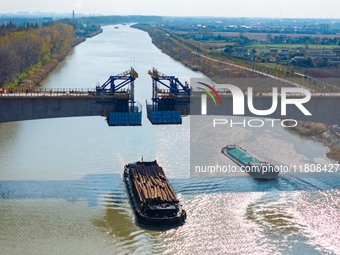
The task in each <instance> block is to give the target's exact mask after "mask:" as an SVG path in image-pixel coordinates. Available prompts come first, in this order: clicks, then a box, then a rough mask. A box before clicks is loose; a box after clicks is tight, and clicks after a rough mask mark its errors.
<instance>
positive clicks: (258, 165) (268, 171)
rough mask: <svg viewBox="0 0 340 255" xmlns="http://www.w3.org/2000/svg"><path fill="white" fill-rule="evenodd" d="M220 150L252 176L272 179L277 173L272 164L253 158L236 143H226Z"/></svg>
mask: <svg viewBox="0 0 340 255" xmlns="http://www.w3.org/2000/svg"><path fill="white" fill-rule="evenodd" d="M221 152H222V153H223V154H224V155H226V156H227V157H228V158H230V159H231V160H232V161H234V162H235V163H236V164H238V165H239V166H240V167H241V168H242V169H243V170H244V171H245V172H246V173H247V174H249V175H250V176H251V177H253V178H261V179H272V178H276V177H277V176H278V175H279V170H278V169H277V168H275V166H274V165H272V164H270V163H268V162H263V161H261V160H259V159H257V158H255V157H254V156H252V155H251V154H250V153H248V152H247V151H246V150H245V149H243V148H242V147H240V146H238V145H227V146H226V147H223V148H222V150H221Z"/></svg>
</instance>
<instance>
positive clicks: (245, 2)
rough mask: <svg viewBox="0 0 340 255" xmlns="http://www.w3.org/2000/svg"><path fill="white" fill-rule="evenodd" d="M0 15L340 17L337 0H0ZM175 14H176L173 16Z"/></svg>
mask: <svg viewBox="0 0 340 255" xmlns="http://www.w3.org/2000/svg"><path fill="white" fill-rule="evenodd" d="M0 4H1V6H2V10H1V13H0V14H1V15H6V14H20V13H24V14H36V13H50V14H53V15H58V14H68V13H72V11H73V10H74V11H75V13H78V14H82V15H89V16H112V15H118V16H130V15H140V16H161V17H216V18H239V17H242V18H275V19H340V13H339V12H337V11H336V10H338V9H339V8H340V2H339V1H337V0H325V1H323V4H321V5H320V4H319V3H316V2H310V1H307V0H300V1H295V0H285V1H283V0H279V1H275V2H274V1H270V0H257V1H252V0H239V1H237V2H233V3H228V2H225V1H222V0H210V1H209V2H202V3H197V2H195V1H192V0H187V1H185V2H184V1H181V0H173V1H171V2H170V1H165V0H141V1H138V2H135V1H133V0H114V1H112V0H98V1H96V2H94V1H90V0H71V1H70V0H59V1H58V2H55V3H54V2H52V3H51V2H46V1H43V0H31V1H27V2H26V1H25V2H22V1H21V0H12V1H11V2H10V3H8V2H7V1H6V2H5V0H0ZM174 14H175V15H174Z"/></svg>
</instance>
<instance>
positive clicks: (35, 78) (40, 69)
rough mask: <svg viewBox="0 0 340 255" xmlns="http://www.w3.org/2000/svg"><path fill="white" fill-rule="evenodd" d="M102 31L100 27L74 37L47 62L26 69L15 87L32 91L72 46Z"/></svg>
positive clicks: (67, 53) (66, 54)
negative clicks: (25, 74)
mask: <svg viewBox="0 0 340 255" xmlns="http://www.w3.org/2000/svg"><path fill="white" fill-rule="evenodd" d="M102 32H103V29H102V28H100V29H98V30H96V31H94V32H92V33H90V34H88V35H87V36H86V37H77V38H74V41H73V43H72V45H71V46H70V47H67V48H66V49H64V50H63V51H62V52H61V53H60V54H58V55H57V56H56V57H54V58H53V59H52V60H51V61H49V62H48V63H47V64H45V65H42V66H36V67H33V68H32V69H31V70H30V71H28V72H27V73H28V75H27V77H25V78H24V79H23V80H22V82H21V83H20V84H19V85H18V86H17V87H16V88H15V89H16V90H19V91H34V90H35V89H36V87H38V86H40V84H41V82H42V81H43V80H44V79H45V78H46V77H47V76H48V75H49V74H50V72H52V71H53V70H54V68H56V67H57V65H58V64H59V63H60V62H61V61H63V60H64V59H65V58H66V57H67V56H68V55H69V53H70V51H71V50H72V49H73V48H74V47H76V46H77V45H79V44H81V43H82V42H84V41H86V39H87V38H91V37H94V36H96V35H98V34H100V33H102Z"/></svg>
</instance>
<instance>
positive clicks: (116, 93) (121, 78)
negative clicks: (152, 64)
mask: <svg viewBox="0 0 340 255" xmlns="http://www.w3.org/2000/svg"><path fill="white" fill-rule="evenodd" d="M136 78H138V73H137V72H136V71H135V70H134V69H133V68H132V67H131V69H130V70H127V71H125V72H123V73H120V74H117V75H113V76H110V78H109V79H108V80H107V81H106V82H104V84H103V85H101V86H97V87H96V92H97V94H99V95H109V96H112V97H113V99H112V104H113V105H114V110H113V111H112V110H111V111H110V112H106V113H105V115H106V117H107V122H108V124H109V126H129V125H132V126H140V125H141V121H142V119H141V114H142V113H141V107H138V106H135V104H136V102H135V85H134V81H135V80H136ZM128 85H130V88H128V89H123V88H124V87H125V86H128Z"/></svg>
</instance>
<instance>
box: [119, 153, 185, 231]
mask: <svg viewBox="0 0 340 255" xmlns="http://www.w3.org/2000/svg"><path fill="white" fill-rule="evenodd" d="M124 182H125V185H126V188H127V191H128V194H129V197H130V200H131V205H132V208H133V210H134V213H135V216H136V221H137V223H139V224H143V225H155V226H170V225H182V224H184V222H185V219H186V212H185V210H183V209H182V205H181V204H180V203H179V200H178V198H177V196H176V194H175V192H174V190H173V188H172V186H171V185H170V183H169V181H168V179H167V178H166V176H165V174H164V171H163V169H162V167H160V166H159V165H158V164H157V161H156V160H155V161H151V162H143V161H138V162H135V163H130V164H127V165H125V168H124Z"/></svg>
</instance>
